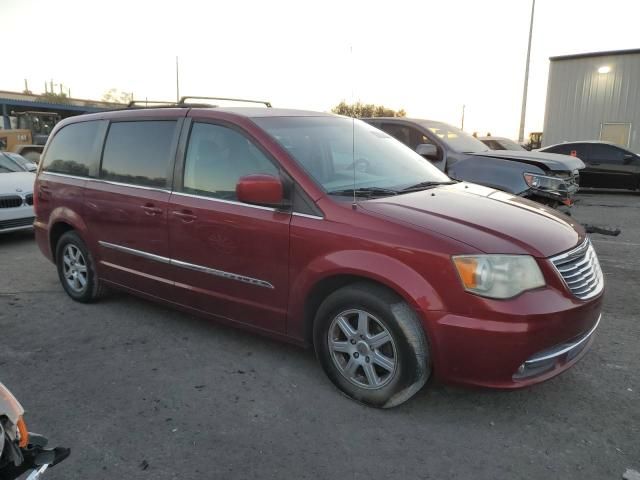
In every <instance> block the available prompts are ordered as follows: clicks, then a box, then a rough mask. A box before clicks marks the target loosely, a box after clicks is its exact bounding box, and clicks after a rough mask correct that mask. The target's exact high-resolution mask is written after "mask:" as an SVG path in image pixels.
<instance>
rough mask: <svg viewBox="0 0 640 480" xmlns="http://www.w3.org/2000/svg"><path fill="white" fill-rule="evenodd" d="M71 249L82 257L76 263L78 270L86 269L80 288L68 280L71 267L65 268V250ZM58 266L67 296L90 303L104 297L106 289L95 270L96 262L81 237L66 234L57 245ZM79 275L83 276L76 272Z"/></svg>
mask: <svg viewBox="0 0 640 480" xmlns="http://www.w3.org/2000/svg"><path fill="white" fill-rule="evenodd" d="M68 248H70V249H71V251H77V252H80V256H78V257H77V258H78V259H81V261H80V260H78V261H76V263H77V265H78V267H77V268H78V269H80V268H82V267H83V266H84V267H85V268H84V270H85V271H86V274H85V275H84V276H83V278H84V284H82V283H81V282H80V281H78V282H77V286H79V288H74V287H73V286H72V285H71V284H70V282H71V280H68V278H67V273H68V272H69V270H68V268H69V266H68V265H67V267H65V250H66V249H68ZM56 266H57V267H58V277H59V278H60V283H61V284H62V288H64V290H65V292H67V295H69V296H70V297H71V298H73V299H74V300H76V301H78V302H83V303H89V302H94V301H96V300H98V299H99V298H100V297H101V296H103V295H104V292H105V291H106V288H105V287H104V285H103V284H102V282H100V280H99V279H98V274H97V272H96V269H95V261H94V259H93V256H92V255H91V252H90V251H89V249H88V248H87V246H86V244H85V243H84V241H83V240H82V238H80V236H79V235H78V234H77V233H76V232H74V231H69V232H66V233H64V234H63V235H62V236H61V237H60V239H59V240H58V243H57V245H56ZM76 273H77V275H80V276H82V273H81V272H79V271H78V272H76Z"/></svg>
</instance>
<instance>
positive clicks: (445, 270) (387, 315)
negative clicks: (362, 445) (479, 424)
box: [35, 105, 604, 407]
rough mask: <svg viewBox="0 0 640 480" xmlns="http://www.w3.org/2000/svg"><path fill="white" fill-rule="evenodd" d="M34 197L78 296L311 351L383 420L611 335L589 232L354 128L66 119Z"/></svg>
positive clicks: (177, 114) (201, 111)
mask: <svg viewBox="0 0 640 480" xmlns="http://www.w3.org/2000/svg"><path fill="white" fill-rule="evenodd" d="M35 198H36V200H35V210H36V220H35V230H36V238H37V241H38V244H39V247H40V249H41V250H42V252H43V253H44V254H45V255H46V256H47V257H48V258H49V259H50V260H52V261H53V262H54V263H55V264H56V266H57V269H58V273H59V277H60V281H61V283H62V286H63V288H64V290H65V291H66V292H67V294H68V295H69V296H71V297H72V298H73V299H74V300H77V301H81V302H89V301H93V300H96V299H97V298H98V297H99V296H100V295H101V293H102V292H103V290H104V288H105V287H113V288H117V289H123V290H126V291H129V292H131V293H133V294H136V295H140V296H143V297H146V298H148V299H151V300H155V301H158V302H162V303H165V304H166V305H168V306H172V307H177V308H180V309H182V310H184V311H187V312H191V313H195V314H198V315H201V316H205V317H208V318H212V319H217V320H218V321H223V322H228V323H231V324H234V325H238V326H241V327H244V328H247V329H250V330H253V331H255V332H261V333H266V334H269V335H271V336H275V337H278V338H281V339H284V340H287V341H290V342H294V343H298V344H307V345H313V347H314V348H315V351H316V354H317V357H318V359H319V362H320V364H321V365H322V368H323V369H324V371H325V372H326V374H327V375H328V377H329V378H330V379H331V381H332V382H333V383H334V384H335V385H336V386H337V387H338V388H339V389H341V390H342V391H343V392H344V393H346V394H347V395H349V396H350V397H352V398H354V399H356V400H358V401H360V402H363V403H366V404H369V405H374V406H379V407H391V406H394V405H398V404H400V403H402V402H404V401H405V400H407V399H408V398H410V397H411V396H412V395H413V394H414V393H415V392H416V391H418V390H419V389H420V388H421V387H422V386H423V385H424V384H425V382H426V381H427V379H428V378H429V377H430V376H433V377H434V378H436V379H439V380H441V381H445V382H453V383H458V384H464V385H476V386H486V387H497V388H508V389H510V388H517V387H523V386H527V385H531V384H534V383H537V382H541V381H543V380H546V379H549V378H551V377H553V376H555V375H557V374H558V373H560V372H563V371H565V370H566V369H568V368H569V367H570V366H572V365H573V364H575V363H576V362H577V361H578V360H579V359H580V358H581V357H582V356H583V355H584V354H585V352H586V351H587V350H588V348H589V346H590V344H591V343H592V341H593V333H594V331H595V330H596V328H597V326H598V323H599V321H600V310H601V305H602V297H603V290H604V281H603V274H602V271H601V269H600V266H599V263H598V258H597V256H596V253H595V251H594V248H593V246H592V245H591V243H590V241H589V239H588V238H587V237H586V235H585V232H584V230H583V229H582V227H580V226H579V225H578V224H576V223H575V222H573V221H572V220H571V219H569V218H568V217H565V216H563V215H561V214H559V213H557V212H555V211H554V210H552V209H550V208H547V207H544V206H542V205H540V204H536V203H533V202H530V201H528V200H526V199H523V198H521V197H518V196H514V195H511V194H508V193H506V192H500V191H497V190H493V189H491V188H487V187H483V186H478V185H474V184H469V183H464V182H455V181H452V180H451V179H449V178H448V177H447V176H446V175H445V174H444V173H442V172H441V171H440V170H438V169H437V168H436V167H434V166H433V165H431V164H430V163H429V162H425V161H424V159H423V158H422V157H421V156H420V155H418V154H417V153H415V152H414V151H412V150H411V149H410V148H408V147H406V146H405V145H403V144H402V143H400V142H398V141H397V140H395V139H394V138H392V137H390V136H389V135H388V134H386V133H384V132H382V131H381V130H378V129H376V128H375V127H373V126H371V125H368V124H366V123H364V122H361V121H358V120H353V119H350V118H344V117H339V116H335V115H330V114H324V113H315V112H305V111H295V110H283V109H273V108H237V107H235V108H204V107H193V106H192V107H189V106H187V105H183V106H182V107H177V108H148V109H129V110H123V111H116V112H106V113H97V114H92V115H83V116H78V117H74V118H69V119H66V120H64V121H62V122H60V123H59V124H58V125H57V126H56V128H55V130H54V131H53V132H52V135H51V138H50V139H49V141H48V144H47V147H46V149H45V151H44V153H43V160H42V161H41V163H40V166H39V172H38V176H37V180H36V184H35Z"/></svg>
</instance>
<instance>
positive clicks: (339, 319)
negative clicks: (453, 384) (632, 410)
mask: <svg viewBox="0 0 640 480" xmlns="http://www.w3.org/2000/svg"><path fill="white" fill-rule="evenodd" d="M314 345H315V349H316V354H317V356H318V359H319V361H320V364H321V365H322V368H323V369H324V371H325V373H326V374H327V376H328V377H329V379H330V380H331V381H332V382H333V383H334V384H335V385H336V386H337V387H338V388H339V389H340V390H342V392H344V393H345V394H346V395H347V396H349V397H351V398H353V399H354V400H357V401H360V402H362V403H365V404H367V405H371V406H374V407H380V408H389V407H394V406H396V405H399V404H401V403H403V402H405V401H406V400H408V399H409V398H411V396H413V395H414V394H415V393H416V392H417V391H418V390H419V389H420V388H421V387H422V386H423V385H424V384H425V382H426V381H427V379H428V377H429V373H430V370H431V368H430V367H431V364H430V359H429V350H428V345H427V341H426V338H425V335H424V331H423V330H422V326H421V324H420V321H419V319H418V317H417V315H416V313H415V312H414V311H413V310H412V309H411V308H410V307H409V305H407V303H406V302H404V301H403V300H402V299H401V298H399V297H398V296H397V295H396V294H394V293H393V292H391V291H389V290H387V289H386V288H384V287H380V286H378V285H374V284H368V283H358V284H354V285H349V286H347V287H344V288H341V289H340V290H337V291H336V292H334V293H332V294H331V295H330V296H329V297H327V299H326V300H325V301H324V302H323V303H322V305H321V306H320V308H319V309H318V312H317V314H316V318H315V322H314Z"/></svg>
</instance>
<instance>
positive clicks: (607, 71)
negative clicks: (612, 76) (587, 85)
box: [598, 65, 611, 73]
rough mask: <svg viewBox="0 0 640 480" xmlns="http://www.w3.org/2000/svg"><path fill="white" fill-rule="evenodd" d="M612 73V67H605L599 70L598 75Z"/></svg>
mask: <svg viewBox="0 0 640 480" xmlns="http://www.w3.org/2000/svg"><path fill="white" fill-rule="evenodd" d="M610 71H611V67H610V66H609V65H603V66H602V67H600V68H599V69H598V73H609V72H610Z"/></svg>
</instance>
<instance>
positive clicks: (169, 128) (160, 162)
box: [100, 120, 177, 187]
mask: <svg viewBox="0 0 640 480" xmlns="http://www.w3.org/2000/svg"><path fill="white" fill-rule="evenodd" d="M176 125H177V123H176V121H175V120H151V121H140V122H114V123H112V124H111V126H110V127H109V133H108V134H107V140H106V142H105V145H104V153H103V154H102V169H101V172H100V178H104V179H105V180H112V181H115V182H123V183H130V184H133V185H143V186H148V187H166V186H167V178H168V176H169V175H168V174H169V168H170V165H171V157H172V155H173V153H174V148H175V143H176V134H177V132H176V130H177V129H176Z"/></svg>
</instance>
